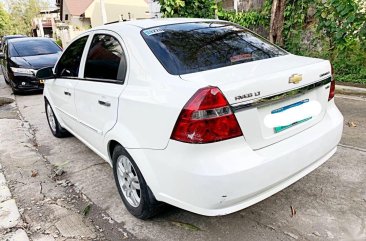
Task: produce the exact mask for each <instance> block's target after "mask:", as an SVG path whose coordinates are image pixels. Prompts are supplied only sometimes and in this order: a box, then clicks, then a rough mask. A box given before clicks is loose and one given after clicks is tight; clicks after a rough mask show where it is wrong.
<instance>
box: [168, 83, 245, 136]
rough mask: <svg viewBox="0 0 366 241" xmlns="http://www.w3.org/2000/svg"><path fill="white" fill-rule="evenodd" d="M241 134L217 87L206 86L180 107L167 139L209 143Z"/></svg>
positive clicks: (227, 104)
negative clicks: (169, 136) (169, 137)
mask: <svg viewBox="0 0 366 241" xmlns="http://www.w3.org/2000/svg"><path fill="white" fill-rule="evenodd" d="M242 135H243V133H242V132H241V129H240V126H239V124H238V121H237V120H236V118H235V115H234V114H233V112H232V111H231V108H230V106H229V103H228V102H227V100H226V98H225V96H224V95H223V94H222V92H221V91H220V89H219V88H217V87H212V86H209V87H205V88H202V89H199V90H198V91H197V92H196V93H195V94H194V95H193V96H192V98H191V99H190V100H189V101H188V102H187V104H186V105H185V106H184V108H183V110H182V111H181V113H180V115H179V117H178V120H177V123H176V124H175V127H174V130H173V133H172V136H171V139H173V140H177V141H182V142H188V143H210V142H215V141H222V140H227V139H230V138H234V137H238V136H242Z"/></svg>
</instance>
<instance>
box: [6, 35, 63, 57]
mask: <svg viewBox="0 0 366 241" xmlns="http://www.w3.org/2000/svg"><path fill="white" fill-rule="evenodd" d="M12 45H13V46H12V47H13V51H12V53H13V55H12V57H24V56H34V55H45V54H55V53H57V52H60V51H61V49H60V47H59V46H58V45H57V44H56V43H54V42H53V41H52V40H47V39H34V40H30V39H27V40H24V41H17V42H12Z"/></svg>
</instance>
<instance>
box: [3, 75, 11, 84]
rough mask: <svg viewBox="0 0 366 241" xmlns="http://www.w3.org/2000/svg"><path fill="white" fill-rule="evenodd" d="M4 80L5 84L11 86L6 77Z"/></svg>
mask: <svg viewBox="0 0 366 241" xmlns="http://www.w3.org/2000/svg"><path fill="white" fill-rule="evenodd" d="M4 80H5V84H7V85H10V83H9V80H7V79H6V77H5V75H4Z"/></svg>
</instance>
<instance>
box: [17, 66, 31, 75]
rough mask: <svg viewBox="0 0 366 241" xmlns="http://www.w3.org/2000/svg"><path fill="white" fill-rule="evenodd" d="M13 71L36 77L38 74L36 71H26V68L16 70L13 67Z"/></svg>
mask: <svg viewBox="0 0 366 241" xmlns="http://www.w3.org/2000/svg"><path fill="white" fill-rule="evenodd" d="M11 70H12V71H13V72H14V73H19V74H28V75H34V73H35V72H36V71H35V70H34V69H24V68H14V67H11Z"/></svg>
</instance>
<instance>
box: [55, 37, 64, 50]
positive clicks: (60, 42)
mask: <svg viewBox="0 0 366 241" xmlns="http://www.w3.org/2000/svg"><path fill="white" fill-rule="evenodd" d="M56 43H57V44H58V46H60V47H61V48H63V47H62V40H61V39H59V38H58V39H56Z"/></svg>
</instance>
